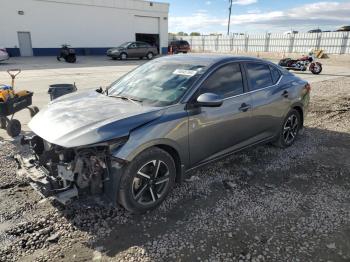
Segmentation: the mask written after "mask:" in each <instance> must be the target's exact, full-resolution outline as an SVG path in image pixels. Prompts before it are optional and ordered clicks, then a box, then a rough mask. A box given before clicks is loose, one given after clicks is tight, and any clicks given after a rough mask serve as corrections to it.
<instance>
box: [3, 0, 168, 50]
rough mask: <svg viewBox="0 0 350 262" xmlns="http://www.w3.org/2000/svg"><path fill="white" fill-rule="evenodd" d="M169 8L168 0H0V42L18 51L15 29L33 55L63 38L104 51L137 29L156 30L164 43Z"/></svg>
mask: <svg viewBox="0 0 350 262" xmlns="http://www.w3.org/2000/svg"><path fill="white" fill-rule="evenodd" d="M18 11H23V13H24V14H23V15H19V14H18ZM168 11H169V5H168V4H164V3H156V2H153V3H152V6H151V3H150V2H147V1H141V0H55V1H54V0H25V1H24V0H1V16H0V36H1V37H0V46H3V47H6V48H8V49H9V50H10V52H12V53H13V55H16V52H19V50H18V47H19V44H18V36H17V32H19V31H24V32H30V34H31V40H32V47H33V51H34V55H50V54H53V53H55V54H56V53H57V50H58V49H57V48H59V47H60V46H61V45H62V44H64V43H67V44H70V45H71V46H73V47H75V48H77V49H78V53H79V52H80V53H84V52H85V53H87V54H100V53H101V54H102V53H104V52H105V50H106V49H107V48H109V47H113V46H117V45H119V44H122V43H123V42H126V41H134V40H135V33H152V34H154V33H159V35H160V49H162V48H165V47H167V46H168ZM142 20H144V21H146V22H145V23H144V24H143V23H142ZM154 21H157V23H158V24H156V25H155V24H154ZM140 22H141V23H140ZM140 25H142V28H139V27H140ZM155 26H156V27H158V28H156V29H155V28H154V27H155ZM147 27H149V28H147ZM139 30H140V31H141V32H139ZM155 30H157V31H158V32H155ZM147 31H149V32H147Z"/></svg>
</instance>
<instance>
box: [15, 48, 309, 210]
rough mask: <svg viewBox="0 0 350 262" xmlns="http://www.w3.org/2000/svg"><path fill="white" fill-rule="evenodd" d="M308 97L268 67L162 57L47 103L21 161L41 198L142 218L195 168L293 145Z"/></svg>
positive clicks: (234, 60) (225, 59) (300, 83)
mask: <svg viewBox="0 0 350 262" xmlns="http://www.w3.org/2000/svg"><path fill="white" fill-rule="evenodd" d="M309 94H310V85H309V84H308V83H307V82H305V81H304V80H302V79H300V78H299V77H297V76H295V75H293V74H291V73H289V72H288V71H287V70H284V69H283V68H281V67H279V66H278V65H275V64H273V63H271V62H268V61H265V60H261V59H256V58H250V57H235V56H219V55H215V56H214V55H213V56H211V55H189V56H187V55H177V56H166V57H162V58H159V59H156V60H154V61H151V62H148V63H145V64H143V65H141V66H139V67H138V68H136V69H135V70H133V71H131V72H130V73H128V74H126V75H125V76H123V77H122V78H121V79H119V80H117V81H116V82H114V83H112V84H111V85H110V87H109V88H108V89H107V90H105V91H104V92H103V91H102V90H101V89H99V90H96V91H95V90H91V91H87V92H85V93H74V94H72V95H67V96H63V97H62V98H58V99H56V100H54V101H53V102H51V103H50V104H49V105H48V106H47V107H46V108H44V109H43V110H41V111H40V112H39V113H38V114H37V115H36V116H35V117H34V118H33V119H32V120H31V122H30V123H29V127H30V128H31V130H32V131H33V132H34V134H35V135H34V136H32V137H28V138H24V139H22V141H23V143H29V145H30V146H31V148H32V150H33V151H32V152H33V155H32V156H31V157H30V159H25V160H23V159H22V158H19V163H21V167H22V168H23V169H25V170H26V171H27V174H28V176H29V177H30V178H31V179H32V181H33V182H36V184H37V188H39V189H40V191H41V192H42V194H44V195H45V196H51V197H54V198H56V199H57V200H59V201H61V202H62V201H67V200H71V199H73V198H75V197H78V195H80V194H87V193H90V194H104V195H105V197H106V198H108V199H109V200H110V201H112V202H113V203H119V204H121V205H122V206H123V207H125V208H126V209H127V210H129V211H131V212H134V213H143V212H146V211H147V210H150V209H152V208H155V207H156V206H158V205H159V204H160V203H161V202H162V201H163V200H164V199H165V198H166V196H167V195H168V194H169V193H170V191H171V189H172V188H173V187H174V184H175V182H180V181H182V180H183V179H184V177H185V174H186V173H188V172H190V171H191V170H193V169H194V168H196V167H199V166H202V165H204V164H208V163H210V162H212V161H214V160H217V159H219V158H222V157H225V156H227V155H229V154H232V153H234V152H237V151H239V150H242V149H245V148H247V147H249V146H254V145H257V144H262V143H268V142H272V143H274V144H275V145H277V146H279V147H281V148H286V147H289V146H291V145H292V144H293V143H294V141H295V140H296V138H297V136H298V133H299V130H300V129H302V128H303V123H304V117H305V115H306V113H307V109H308V104H309ZM67 112H69V113H67ZM296 150H297V149H296ZM261 157H263V155H262V156H261ZM286 157H288V155H286ZM35 180H36V181H35Z"/></svg>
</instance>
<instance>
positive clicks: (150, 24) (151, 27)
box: [135, 16, 159, 34]
mask: <svg viewBox="0 0 350 262" xmlns="http://www.w3.org/2000/svg"><path fill="white" fill-rule="evenodd" d="M135 32H136V33H144V34H159V18H158V17H149V16H135Z"/></svg>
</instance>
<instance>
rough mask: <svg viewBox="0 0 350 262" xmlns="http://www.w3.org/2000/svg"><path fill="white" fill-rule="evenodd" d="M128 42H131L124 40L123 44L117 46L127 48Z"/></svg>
mask: <svg viewBox="0 0 350 262" xmlns="http://www.w3.org/2000/svg"><path fill="white" fill-rule="evenodd" d="M130 44H131V42H126V43H124V44H121V45H120V46H118V47H122V48H127V47H128V46H129V45H130Z"/></svg>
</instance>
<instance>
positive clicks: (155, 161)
mask: <svg viewBox="0 0 350 262" xmlns="http://www.w3.org/2000/svg"><path fill="white" fill-rule="evenodd" d="M175 177H176V167H175V162H174V159H173V158H172V157H171V155H170V154H168V153H167V152H166V151H164V150H162V149H160V148H157V147H153V148H150V149H146V150H145V151H143V152H141V153H140V154H139V155H138V156H136V157H135V159H134V160H133V161H132V162H131V163H130V164H129V165H128V166H127V167H126V169H125V172H124V174H123V176H122V178H121V183H120V188H119V192H118V196H119V197H118V201H119V203H120V204H121V205H122V206H123V207H124V208H125V209H127V210H128V211H130V212H131V213H136V214H142V213H145V212H147V211H148V210H151V209H154V208H155V207H157V206H158V205H160V204H161V203H162V202H163V200H164V199H165V198H166V196H167V195H168V194H169V192H170V191H171V189H172V187H173V186H174V183H175Z"/></svg>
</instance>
